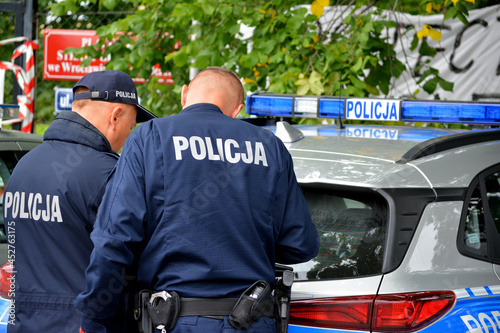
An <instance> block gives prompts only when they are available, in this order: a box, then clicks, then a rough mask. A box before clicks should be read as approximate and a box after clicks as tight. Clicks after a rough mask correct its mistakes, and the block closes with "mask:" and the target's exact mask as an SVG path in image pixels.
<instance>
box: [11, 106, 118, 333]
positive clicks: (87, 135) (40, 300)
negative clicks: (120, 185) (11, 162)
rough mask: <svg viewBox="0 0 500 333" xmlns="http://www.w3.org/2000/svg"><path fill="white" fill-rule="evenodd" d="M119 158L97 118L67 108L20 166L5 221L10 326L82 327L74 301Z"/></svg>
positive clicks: (57, 330) (57, 331) (59, 330)
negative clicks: (10, 263) (9, 247)
mask: <svg viewBox="0 0 500 333" xmlns="http://www.w3.org/2000/svg"><path fill="white" fill-rule="evenodd" d="M117 160H118V155H117V154H116V153H115V152H113V150H112V149H111V146H110V144H109V142H108V140H107V139H106V138H105V137H104V135H103V134H101V132H99V131H98V130H97V129H96V128H95V127H94V126H93V125H92V124H90V123H89V122H88V121H87V120H85V119H84V118H82V117H81V116H80V115H78V114H77V113H74V112H62V113H61V114H60V115H59V116H58V117H57V118H56V119H55V120H54V121H53V123H52V124H51V125H50V127H49V128H48V129H47V130H46V132H45V134H44V141H43V143H42V144H41V145H39V146H38V147H36V148H35V149H33V150H32V151H31V152H29V153H28V154H26V155H25V156H24V157H23V158H22V159H21V160H20V161H19V163H18V164H17V166H16V167H15V169H14V172H13V174H12V176H11V178H10V180H9V182H8V184H7V187H6V190H5V195H4V219H5V226H6V228H7V231H8V237H9V239H11V240H14V241H15V243H13V245H14V247H15V258H14V273H13V277H14V284H13V286H14V288H12V293H13V294H14V298H13V300H14V303H13V311H14V314H15V319H14V320H11V321H10V322H9V325H8V332H23V333H24V332H51V333H52V332H53V333H66V332H73V333H74V332H78V329H79V326H80V320H81V316H80V314H79V313H78V312H77V311H76V309H75V308H74V300H75V298H76V296H77V295H78V294H79V293H80V292H82V291H83V290H85V269H86V268H87V266H88V264H89V259H90V254H91V252H92V248H93V245H92V242H91V240H90V233H91V231H92V227H93V224H94V221H95V219H96V215H97V208H98V206H99V204H100V201H101V199H102V196H103V194H104V190H105V186H106V182H107V179H108V177H109V174H110V172H111V171H112V169H113V167H114V166H115V164H116V162H117Z"/></svg>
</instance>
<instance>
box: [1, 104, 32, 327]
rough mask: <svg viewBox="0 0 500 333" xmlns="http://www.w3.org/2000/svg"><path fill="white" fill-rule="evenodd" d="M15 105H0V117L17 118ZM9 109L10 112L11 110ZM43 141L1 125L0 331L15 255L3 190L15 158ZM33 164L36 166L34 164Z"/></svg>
mask: <svg viewBox="0 0 500 333" xmlns="http://www.w3.org/2000/svg"><path fill="white" fill-rule="evenodd" d="M17 108H18V106H17V105H5V104H2V105H0V120H2V119H1V118H3V119H8V118H9V117H6V115H7V114H8V113H9V114H10V118H16V117H17V116H16V113H17V111H18V110H16V111H14V109H17ZM11 113H12V114H11ZM40 143H42V136H40V135H36V134H30V133H23V132H19V131H11V130H5V129H0V211H2V213H1V214H0V265H1V266H0V333H1V332H6V331H7V323H8V321H9V320H10V319H11V318H10V299H11V298H12V293H13V292H15V285H14V286H13V285H12V279H11V277H12V266H11V262H12V260H13V259H14V257H15V253H16V252H15V239H7V236H6V234H5V231H6V229H5V228H8V227H9V226H5V225H4V220H3V209H2V206H3V191H4V190H5V186H6V185H7V182H8V181H9V178H10V175H11V173H12V170H13V169H14V167H15V166H16V164H17V162H18V161H19V160H20V159H21V157H23V156H24V155H25V154H26V153H27V152H28V151H30V150H31V149H33V148H35V147H36V146H38V145H39V144H40ZM33 167H34V168H36V166H33Z"/></svg>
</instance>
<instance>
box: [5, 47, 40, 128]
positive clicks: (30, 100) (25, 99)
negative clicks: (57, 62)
mask: <svg viewBox="0 0 500 333" xmlns="http://www.w3.org/2000/svg"><path fill="white" fill-rule="evenodd" d="M18 42H24V43H23V44H21V45H19V46H18V47H17V48H16V49H15V50H14V53H13V54H12V57H11V58H10V59H11V61H14V60H15V59H16V58H18V57H19V56H21V55H22V54H24V55H25V57H26V63H25V69H23V68H22V67H20V66H18V65H15V64H13V63H12V62H6V61H0V69H5V70H12V71H14V75H15V76H16V79H17V83H18V84H19V86H20V87H21V89H22V90H23V92H24V96H23V95H21V96H18V97H17V102H18V103H19V114H20V119H19V121H22V124H21V131H23V132H27V133H30V132H31V131H32V129H33V119H34V104H35V103H34V102H35V81H36V77H35V57H34V52H33V51H34V50H36V49H38V42H37V41H36V40H35V41H30V40H28V39H27V38H26V37H15V38H9V39H5V40H3V41H0V46H2V45H6V44H9V43H18ZM19 121H18V122H19Z"/></svg>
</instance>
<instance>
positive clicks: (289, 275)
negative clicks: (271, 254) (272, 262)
mask: <svg viewBox="0 0 500 333" xmlns="http://www.w3.org/2000/svg"><path fill="white" fill-rule="evenodd" d="M275 273H276V274H275V275H276V288H275V290H274V302H275V303H276V307H275V310H276V314H275V317H274V320H275V322H276V332H277V333H287V332H288V323H289V321H290V302H291V292H292V284H293V280H294V276H293V268H292V267H289V266H285V265H280V264H276V272H275Z"/></svg>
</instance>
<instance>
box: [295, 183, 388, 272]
mask: <svg viewBox="0 0 500 333" xmlns="http://www.w3.org/2000/svg"><path fill="white" fill-rule="evenodd" d="M303 191H304V196H305V198H306V201H307V204H308V206H309V210H310V213H311V217H312V220H313V223H314V224H315V226H316V228H317V230H318V232H319V235H320V250H319V254H318V256H317V257H316V258H314V259H313V260H311V261H309V262H308V263H305V264H299V265H293V267H294V272H295V273H296V279H297V280H324V279H334V278H344V277H345V278H349V277H360V276H368V275H374V274H380V273H381V270H382V262H383V261H382V259H383V255H384V244H385V238H386V236H385V235H386V222H387V213H386V212H387V208H386V204H385V200H383V199H381V197H379V196H378V195H377V194H375V193H372V192H370V193H368V192H367V193H360V192H350V191H335V190H332V189H325V188H314V187H304V186H303Z"/></svg>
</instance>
